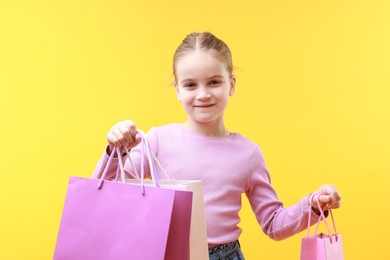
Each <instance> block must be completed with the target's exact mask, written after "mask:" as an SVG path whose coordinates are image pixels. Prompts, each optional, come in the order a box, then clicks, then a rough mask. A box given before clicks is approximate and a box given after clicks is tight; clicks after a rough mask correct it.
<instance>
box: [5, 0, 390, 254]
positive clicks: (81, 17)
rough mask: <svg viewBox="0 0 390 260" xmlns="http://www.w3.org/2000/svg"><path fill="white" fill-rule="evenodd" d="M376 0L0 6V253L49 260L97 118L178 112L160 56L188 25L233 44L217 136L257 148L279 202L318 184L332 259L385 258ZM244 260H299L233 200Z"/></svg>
mask: <svg viewBox="0 0 390 260" xmlns="http://www.w3.org/2000/svg"><path fill="white" fill-rule="evenodd" d="M389 14H390V2H389V1H388V0H381V1H380V0H372V1H368V0H366V1H363V0H338V1H336V0H330V1H319V0H318V1H317V0H310V1H303V0H302V1H300V0H298V1H287V0H280V1H265V0H259V1H254V0H253V1H246V0H243V1H232V0H225V1H206V0H198V1H184V0H181V1H177V0H176V1H175V0H165V1H155V0H150V1H131V0H129V1H124V0H110V1H108V0H95V1H92V0H69V1H55V0H36V1H28V0H21V1H5V0H2V1H1V2H0V122H1V127H0V136H1V156H0V158H1V164H0V165H1V171H0V172H1V181H0V201H1V204H0V259H23V260H24V259H39V260H41V259H51V258H52V255H53V251H54V246H55V243H56V237H57V232H58V227H59V222H60V218H61V212H62V206H63V202H64V199H65V192H66V188H67V181H68V178H69V176H70V175H76V176H84V177H89V176H90V175H91V174H92V171H93V169H94V167H95V164H96V162H97V161H98V159H99V158H100V155H101V154H102V153H103V149H104V147H105V145H106V141H105V135H106V133H107V131H108V130H109V129H110V127H111V126H112V125H113V124H115V123H116V122H117V121H119V120H123V119H126V118H130V119H133V120H134V121H135V122H137V124H138V127H139V128H141V129H144V130H148V129H149V128H150V127H151V126H154V125H162V124H166V123H169V122H181V121H183V120H184V119H185V114H184V112H183V110H182V108H181V106H180V104H179V103H178V101H177V99H176V97H175V94H174V90H173V89H172V88H170V87H167V86H168V85H169V84H170V83H171V82H172V79H173V78H172V64H171V62H172V55H173V52H174V50H175V49H176V47H177V46H178V44H179V43H180V42H181V40H182V39H183V38H184V37H185V36H186V35H187V34H188V33H190V32H193V31H211V32H213V33H214V34H216V35H217V36H218V37H220V38H222V39H223V40H224V41H226V42H227V43H228V44H229V46H230V47H231V50H232V52H233V59H234V63H235V66H236V70H235V74H236V76H237V90H236V94H235V96H233V97H232V98H231V100H230V105H229V107H228V109H227V111H226V124H227V125H228V128H229V130H231V131H235V132H240V133H241V134H243V135H245V136H246V137H248V138H250V139H251V140H252V141H254V142H256V143H259V144H260V146H261V148H262V150H263V153H264V155H265V158H266V161H267V165H268V168H269V170H270V172H271V176H272V183H273V185H274V187H275V188H276V190H277V191H278V194H279V197H280V199H281V200H282V201H283V202H284V203H285V205H286V206H289V205H292V204H294V203H296V202H298V200H299V199H300V198H301V197H303V196H305V195H306V194H308V193H309V192H312V191H314V190H315V189H317V188H318V187H319V186H320V185H322V184H325V183H331V184H334V185H335V186H337V187H338V189H339V190H340V192H341V194H342V202H343V203H342V208H341V209H339V210H336V211H335V212H334V215H335V219H336V224H337V226H338V230H339V232H340V233H341V234H342V236H343V245H344V250H345V258H346V259H349V260H351V259H390V253H389V250H388V248H387V244H388V234H389V231H390V227H389V215H388V207H389V199H390V195H389V194H390V193H389V187H390V186H389V184H390V177H389V157H390V137H389V133H390V117H389V115H390V90H389V88H390V76H389V75H390V73H389V69H390V62H389V60H390V48H389V46H390V15H389ZM244 201H245V202H244V205H243V210H242V211H241V217H242V222H241V224H240V226H241V227H242V228H243V229H244V232H243V234H242V236H241V238H240V240H241V243H242V247H243V250H244V253H245V255H246V258H247V259H249V260H256V259H299V250H300V240H301V238H302V237H303V236H304V235H305V233H304V232H302V233H300V234H297V235H296V236H294V237H292V238H290V239H287V240H284V241H280V242H275V241H272V240H271V239H269V238H268V237H266V236H265V235H264V234H263V233H262V231H261V228H260V227H259V225H258V224H257V222H256V220H255V218H254V216H253V214H252V212H251V210H250V208H249V206H248V203H247V202H246V200H245V199H244Z"/></svg>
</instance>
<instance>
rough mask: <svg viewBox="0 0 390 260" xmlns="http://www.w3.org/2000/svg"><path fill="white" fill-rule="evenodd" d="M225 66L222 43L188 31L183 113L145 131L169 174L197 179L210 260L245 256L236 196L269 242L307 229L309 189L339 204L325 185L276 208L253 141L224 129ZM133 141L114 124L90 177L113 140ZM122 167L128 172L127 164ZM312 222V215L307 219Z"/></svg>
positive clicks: (230, 86) (182, 54)
mask: <svg viewBox="0 0 390 260" xmlns="http://www.w3.org/2000/svg"><path fill="white" fill-rule="evenodd" d="M232 71H233V64H232V57H231V53H230V50H229V48H228V46H227V45H226V44H225V43H224V42H223V41H221V40H220V39H218V38H216V37H215V36H214V35H212V34H211V33H192V34H190V35H188V36H187V37H186V38H185V39H184V40H183V42H182V43H181V44H180V46H179V47H178V48H177V50H176V52H175V54H174V59H173V72H174V77H175V81H174V87H175V90H176V94H177V98H178V100H179V101H180V102H181V104H182V106H183V108H184V110H185V112H186V113H187V115H188V118H187V120H186V121H185V122H183V123H181V124H178V123H173V124H168V125H165V126H160V127H153V128H151V130H150V131H149V132H148V134H147V137H148V140H149V142H150V145H151V148H152V150H153V152H154V153H155V154H156V156H157V158H158V159H159V161H160V162H161V164H162V166H163V167H164V169H165V170H166V172H168V174H169V175H170V177H171V178H172V179H177V180H180V179H182V180H190V179H193V180H202V185H203V193H204V203H205V212H206V222H207V236H208V244H209V255H210V260H211V259H212V260H217V259H244V256H243V254H242V252H241V249H240V246H239V242H238V238H239V236H240V233H241V229H240V228H239V227H238V223H239V222H240V219H239V215H238V212H239V210H240V208H241V194H242V193H245V194H246V196H247V198H248V200H249V202H250V204H251V207H252V210H253V212H254V214H255V215H256V218H257V220H258V222H259V224H260V226H261V227H262V229H263V231H264V232H265V233H266V234H267V235H268V236H269V237H270V238H272V239H275V240H281V239H285V238H287V237H290V236H292V235H294V234H296V233H298V232H300V231H302V230H304V229H306V228H307V224H306V223H307V221H308V214H309V213H310V212H311V211H314V212H316V213H317V215H318V210H317V209H316V208H315V207H316V205H317V204H316V203H313V205H314V207H313V208H309V202H310V200H312V197H313V195H312V194H315V193H322V194H324V196H321V197H320V202H321V207H322V208H323V209H324V210H327V209H334V208H338V207H339V206H340V195H339V192H338V191H337V189H336V188H335V187H333V186H331V185H324V186H322V187H320V188H319V189H318V190H317V191H316V192H314V193H311V194H310V195H308V196H306V197H304V198H303V199H301V200H300V201H299V202H298V204H296V205H293V206H290V207H288V208H284V207H283V204H282V202H280V201H279V200H278V197H277V194H276V192H275V190H274V189H273V187H272V186H271V182H270V176H269V174H268V171H267V168H266V166H265V162H264V158H263V155H262V152H261V151H260V148H259V146H258V145H257V144H255V143H252V142H251V141H249V140H248V139H246V138H245V137H243V136H241V135H240V134H238V133H234V132H230V131H229V130H228V129H226V127H225V124H224V111H225V108H226V105H227V103H228V98H229V96H232V95H233V94H234V90H235V87H236V78H235V76H234V75H233V73H232ZM140 140H141V138H140V136H139V135H138V134H137V128H136V125H135V123H134V122H132V121H130V120H125V121H122V122H119V123H117V124H116V125H114V126H113V127H112V128H111V130H110V131H109V132H108V134H107V141H108V147H107V149H106V152H105V153H104V155H103V157H102V158H101V159H100V161H99V163H98V165H97V167H96V169H95V172H94V174H93V176H94V177H96V178H97V177H100V176H101V174H102V171H103V168H104V166H105V165H106V163H107V160H108V157H109V155H110V154H111V152H112V150H113V147H114V146H115V145H116V146H118V147H125V148H127V149H129V150H130V149H132V148H134V147H136V146H137V144H138V143H139V142H140ZM137 151H138V149H137V148H135V149H133V151H132V156H137V155H138V154H139V151H138V152H137ZM135 161H140V160H135ZM116 167H117V165H116V164H115V163H113V164H112V165H111V169H110V172H109V174H108V175H107V178H112V177H113V176H114V175H115V169H116ZM137 167H140V165H137ZM125 169H126V171H127V173H128V172H130V169H131V167H130V164H129V163H128V162H126V164H125ZM147 173H148V172H147ZM129 176H130V175H129ZM314 215H315V214H314ZM317 215H316V216H317ZM317 220H318V217H315V218H313V223H314V222H316V221H317Z"/></svg>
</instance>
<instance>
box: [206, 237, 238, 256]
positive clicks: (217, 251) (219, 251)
mask: <svg viewBox="0 0 390 260" xmlns="http://www.w3.org/2000/svg"><path fill="white" fill-rule="evenodd" d="M209 256H210V260H245V258H244V255H243V254H242V252H241V247H240V242H238V240H236V241H234V242H231V243H227V244H222V245H219V246H216V247H213V248H210V249H209Z"/></svg>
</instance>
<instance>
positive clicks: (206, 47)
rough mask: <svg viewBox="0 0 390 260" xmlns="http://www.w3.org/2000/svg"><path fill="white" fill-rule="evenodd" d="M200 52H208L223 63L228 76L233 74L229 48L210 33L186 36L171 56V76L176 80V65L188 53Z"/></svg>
mask: <svg viewBox="0 0 390 260" xmlns="http://www.w3.org/2000/svg"><path fill="white" fill-rule="evenodd" d="M197 50H202V51H208V52H210V53H211V54H212V55H214V57H216V58H217V59H219V60H220V61H221V62H223V63H225V65H226V69H227V71H228V73H229V76H231V75H232V73H233V61H232V54H231V52H230V49H229V47H228V46H227V44H226V43H224V42H223V41H222V40H220V39H218V38H217V37H215V36H214V35H213V34H212V33H209V32H202V33H196V32H194V33H191V34H189V35H187V36H186V37H185V38H184V40H183V41H182V43H181V44H180V45H179V47H178V48H177V49H176V51H175V54H174V55H173V75H174V76H175V78H176V63H177V61H178V60H179V59H180V58H181V57H183V56H185V55H186V54H188V53H191V52H194V51H197Z"/></svg>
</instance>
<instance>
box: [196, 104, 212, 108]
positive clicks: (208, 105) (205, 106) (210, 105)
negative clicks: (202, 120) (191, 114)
mask: <svg viewBox="0 0 390 260" xmlns="http://www.w3.org/2000/svg"><path fill="white" fill-rule="evenodd" d="M212 106H214V104H207V105H198V106H194V107H197V108H208V107H212Z"/></svg>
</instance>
